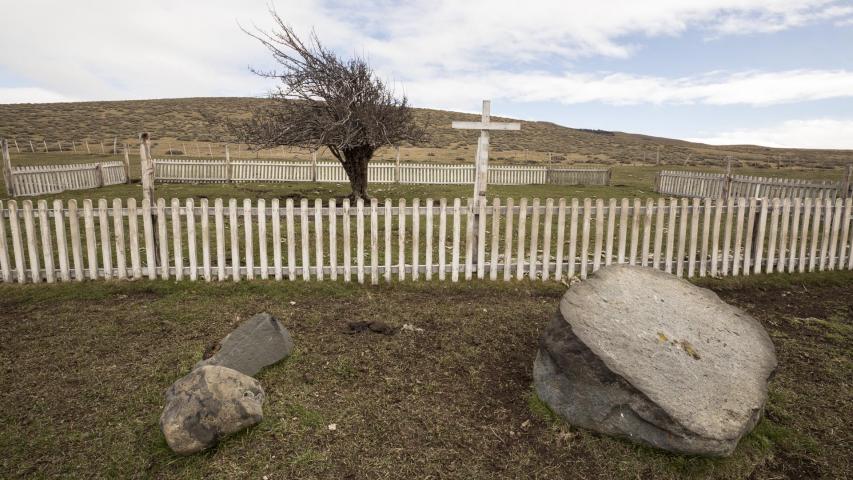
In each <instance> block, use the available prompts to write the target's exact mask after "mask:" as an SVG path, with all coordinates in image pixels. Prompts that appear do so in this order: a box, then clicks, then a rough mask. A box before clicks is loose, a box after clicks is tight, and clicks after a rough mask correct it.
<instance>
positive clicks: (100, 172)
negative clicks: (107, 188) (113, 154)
mask: <svg viewBox="0 0 853 480" xmlns="http://www.w3.org/2000/svg"><path fill="white" fill-rule="evenodd" d="M95 179H96V180H97V181H98V188H100V187H103V186H104V165H103V164H102V163H101V162H98V163H96V164H95Z"/></svg>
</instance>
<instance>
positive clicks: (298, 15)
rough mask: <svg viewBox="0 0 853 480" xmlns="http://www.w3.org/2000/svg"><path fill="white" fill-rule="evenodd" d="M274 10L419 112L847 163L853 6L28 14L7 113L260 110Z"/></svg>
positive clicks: (506, 4) (354, 7)
mask: <svg viewBox="0 0 853 480" xmlns="http://www.w3.org/2000/svg"><path fill="white" fill-rule="evenodd" d="M270 7H273V8H275V9H276V11H277V12H278V13H279V15H280V16H281V17H282V18H284V19H285V20H286V21H287V22H288V23H289V24H290V25H292V26H293V27H294V28H295V29H296V30H297V31H298V32H300V33H301V34H303V35H307V34H308V33H309V32H311V31H312V30H313V31H314V32H316V34H317V35H318V36H319V38H320V39H321V41H323V42H324V43H325V44H326V45H327V46H328V47H331V48H333V49H334V50H335V51H336V52H337V53H339V54H340V55H341V56H343V57H348V56H353V55H359V56H363V57H366V58H367V59H368V60H369V61H370V63H371V65H372V66H373V67H374V69H375V70H376V72H377V74H378V75H379V76H380V77H381V78H383V79H385V80H386V81H388V82H389V83H390V84H392V85H393V86H394V88H395V91H397V92H398V93H399V94H400V95H403V94H405V95H406V96H407V97H408V98H409V100H410V101H411V103H412V104H413V105H414V106H417V107H426V108H439V109H448V110H455V111H463V112H476V111H478V110H479V108H480V104H481V101H482V100H483V99H491V100H492V114H493V115H499V116H506V117H515V118H519V119H524V120H543V121H550V122H554V123H557V124H560V125H565V126H569V127H575V128H591V129H603V130H617V131H625V132H632V133H643V134H648V135H655V136H663V137H670V138H680V139H685V140H691V141H699V142H705V143H711V144H745V143H748V144H758V145H765V146H771V147H801V148H845V149H853V0H597V1H594V2H590V1H589V0H585V1H579V0H556V1H551V0H541V1H537V0H527V1H520V0H512V1H504V0H465V1H459V0H448V1H445V0H432V1H425V0H412V1H390V0H377V1H365V0H361V1H355V0H241V1H235V0H230V1H228V0H204V1H202V0H182V1H176V0H148V1H146V2H138V1H134V2H131V1H126V0H80V1H75V2H70V1H67V0H53V1H48V0H27V1H25V2H12V3H11V4H10V5H7V6H5V8H4V14H5V15H4V17H5V19H6V20H5V21H4V26H3V28H2V29H0V45H2V51H3V55H2V56H0V103H21V102H58V101H83V100H124V99H146V98H178V97H200V96H257V97H260V96H264V95H266V94H267V93H268V92H269V91H270V90H272V89H273V88H274V87H275V83H274V82H273V81H271V80H269V79H264V78H259V77H257V76H254V75H253V74H252V73H250V71H249V67H258V68H261V69H264V68H270V67H274V64H273V63H272V59H271V57H270V55H269V53H268V52H267V51H266V50H265V49H264V47H263V46H262V45H260V44H259V43H258V42H257V40H254V39H252V38H251V37H249V36H248V35H246V34H245V33H244V32H243V31H241V26H242V27H244V28H248V29H251V28H255V27H257V28H261V29H269V28H271V27H272V21H271V18H270V15H269V8H270Z"/></svg>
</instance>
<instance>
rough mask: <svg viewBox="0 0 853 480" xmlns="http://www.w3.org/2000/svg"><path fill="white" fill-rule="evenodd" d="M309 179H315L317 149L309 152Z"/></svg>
mask: <svg viewBox="0 0 853 480" xmlns="http://www.w3.org/2000/svg"><path fill="white" fill-rule="evenodd" d="M311 181H312V182H316V181H317V150H314V151H313V152H311Z"/></svg>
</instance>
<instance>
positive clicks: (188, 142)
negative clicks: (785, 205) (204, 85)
mask: <svg viewBox="0 0 853 480" xmlns="http://www.w3.org/2000/svg"><path fill="white" fill-rule="evenodd" d="M263 102H265V100H263V99H257V98H186V99H159V100H133V101H117V102H79V103H53V104H15V105H0V137H6V138H17V139H18V141H19V144H20V145H19V146H20V147H21V148H24V149H28V148H29V143H28V141H29V140H33V141H34V143H35V144H36V145H35V147H36V149H40V148H43V146H41V145H38V143H40V142H41V140H42V139H46V140H47V141H48V142H49V143H48V147H49V148H50V149H51V151H53V150H58V148H59V147H58V146H57V145H56V141H58V140H62V141H64V142H66V144H65V146H64V147H63V148H70V147H71V145H70V142H71V141H72V140H74V141H76V142H80V141H82V140H84V139H90V140H92V141H94V142H96V143H97V142H99V141H103V142H105V148H106V149H107V150H109V149H111V148H112V141H113V138H114V137H118V139H119V142H123V141H128V142H134V141H135V139H136V136H137V135H138V133H139V132H141V131H150V132H152V134H153V138H154V139H155V141H156V145H155V148H154V153H155V154H157V155H163V154H165V152H166V151H167V150H168V149H169V148H172V149H175V150H180V151H181V152H183V153H190V154H192V155H197V153H201V154H202V155H206V154H207V153H208V146H207V143H206V142H223V141H227V135H226V134H225V132H224V131H223V130H222V129H221V128H219V127H218V126H215V125H214V126H211V125H210V124H209V123H208V122H207V121H206V120H205V116H206V115H210V114H213V115H219V116H228V117H239V116H243V115H246V114H247V112H248V111H249V110H250V109H251V108H253V107H255V106H257V105H260V104H261V103H263ZM417 116H418V118H419V120H420V121H421V122H422V123H424V124H425V125H427V126H428V132H429V140H428V142H427V143H426V144H425V145H420V146H418V147H417V148H414V147H410V146H409V147H406V148H404V150H403V159H404V160H408V161H437V160H441V161H460V162H461V161H469V159H472V158H473V155H474V148H475V145H476V137H477V132H474V131H463V130H453V129H451V128H450V122H451V121H452V120H466V119H468V120H474V119H476V118H477V116H476V115H466V114H460V113H455V112H448V111H442V110H429V109H418V110H417ZM495 118H496V119H497V120H501V119H500V118H498V117H495ZM503 120H505V119H503ZM193 142H202V143H201V144H200V145H199V146H198V152H197V150H196V147H195V146H194V144H193ZM492 146H493V152H492V157H493V158H494V160H495V161H497V162H502V163H541V162H545V161H546V160H547V158H548V155H547V152H555V153H559V154H562V155H564V156H565V160H563V161H561V162H558V163H562V164H576V163H600V164H609V165H614V164H621V165H631V164H646V165H648V164H652V163H655V158H656V153H657V151H658V147H660V152H661V161H662V163H664V164H669V165H686V166H714V165H716V166H721V165H723V164H724V158H725V157H726V156H728V155H731V156H733V157H734V158H736V159H737V161H738V162H739V164H740V165H743V166H745V167H753V168H768V167H771V166H777V165H782V166H786V167H787V166H801V167H810V168H833V167H837V166H840V165H842V164H844V163H849V162H850V158H851V156H850V152H848V151H840V150H806V149H771V148H765V147H756V146H726V147H715V146H709V145H704V144H697V143H690V142H684V141H680V140H672V139H666V138H658V137H650V136H645V135H636V134H627V133H621V132H608V131H602V130H580V129H572V128H565V127H561V126H559V125H556V124H553V123H549V122H522V130H521V132H503V133H501V134H496V135H493V136H492ZM78 148H80V147H78ZM216 148H217V150H218V151H219V152H221V147H219V146H217V147H216ZM80 150H81V151H82V148H80ZM185 150H188V151H189V152H186V151H185ZM234 150H236V148H235V149H234ZM92 151H93V152H97V153H100V146H93V147H92ZM214 152H216V150H214ZM270 155H281V153H280V152H268V153H266V154H265V156H270ZM286 155H289V156H297V157H302V158H305V153H304V152H286ZM324 155H325V156H326V157H329V158H330V156H329V155H328V154H327V153H326V154H324ZM250 156H251V155H250ZM378 158H380V159H391V158H393V152H391V151H390V150H385V151H381V152H380V153H379V157H378Z"/></svg>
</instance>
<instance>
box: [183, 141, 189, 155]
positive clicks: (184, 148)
mask: <svg viewBox="0 0 853 480" xmlns="http://www.w3.org/2000/svg"><path fill="white" fill-rule="evenodd" d="M181 151H182V152H184V156H185V157H186V156H187V155H189V152H187V144H186V143H181Z"/></svg>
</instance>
